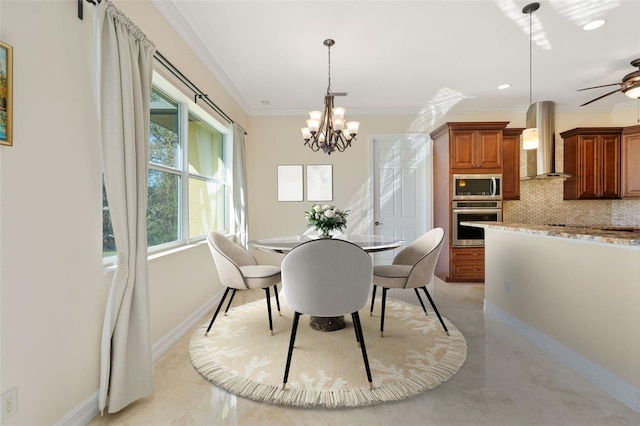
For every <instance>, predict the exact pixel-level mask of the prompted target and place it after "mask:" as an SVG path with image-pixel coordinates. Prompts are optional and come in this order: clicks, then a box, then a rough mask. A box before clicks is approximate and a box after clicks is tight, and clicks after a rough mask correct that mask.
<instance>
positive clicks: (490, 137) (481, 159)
mask: <svg viewBox="0 0 640 426" xmlns="http://www.w3.org/2000/svg"><path fill="white" fill-rule="evenodd" d="M452 124H453V123H452ZM457 124H459V123H457ZM450 132H451V140H450V143H451V169H452V170H455V171H456V172H458V173H460V172H474V173H484V172H486V173H492V172H501V171H502V129H465V128H456V127H455V126H453V127H450Z"/></svg>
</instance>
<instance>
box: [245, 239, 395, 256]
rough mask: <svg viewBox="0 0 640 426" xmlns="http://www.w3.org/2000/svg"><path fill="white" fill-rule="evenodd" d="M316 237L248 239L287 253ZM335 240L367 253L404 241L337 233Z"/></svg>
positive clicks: (275, 250)
mask: <svg viewBox="0 0 640 426" xmlns="http://www.w3.org/2000/svg"><path fill="white" fill-rule="evenodd" d="M316 239H318V237H316V236H313V235H293V236H289V237H275V238H265V239H261V240H253V241H249V245H250V246H252V247H255V248H257V249H260V250H265V251H273V252H276V253H288V252H289V251H291V250H292V249H293V248H294V247H296V246H298V245H300V244H302V243H304V242H306V241H311V240H316ZM333 239H335V240H345V241H349V242H352V243H354V244H356V245H358V246H360V247H362V249H363V250H364V251H366V252H367V253H375V252H378V251H385V250H393V249H395V248H398V247H400V246H401V245H402V243H404V240H403V239H400V238H393V237H386V236H383V235H337V236H334V237H333Z"/></svg>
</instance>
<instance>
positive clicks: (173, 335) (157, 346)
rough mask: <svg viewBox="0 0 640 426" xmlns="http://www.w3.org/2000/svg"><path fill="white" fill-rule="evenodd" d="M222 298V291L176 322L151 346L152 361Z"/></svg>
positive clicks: (200, 319)
mask: <svg viewBox="0 0 640 426" xmlns="http://www.w3.org/2000/svg"><path fill="white" fill-rule="evenodd" d="M221 298H222V293H220V294H218V295H217V296H215V297H213V298H211V299H210V300H208V301H207V303H205V304H204V305H202V306H201V307H200V308H199V309H198V310H197V311H195V312H194V313H192V314H191V315H189V316H188V317H187V318H186V319H185V320H184V321H182V322H181V323H180V324H178V326H177V327H175V328H174V329H173V330H171V331H170V332H169V333H167V334H166V335H164V336H163V337H161V338H160V340H158V341H157V342H155V343H154V344H153V346H152V347H151V354H152V357H153V362H156V361H157V360H158V359H159V358H160V357H161V356H162V355H164V354H165V353H166V352H167V351H168V350H169V349H171V347H172V346H173V345H175V344H176V342H178V340H180V339H181V338H182V337H183V336H184V335H185V334H186V333H188V332H189V331H190V330H191V329H192V328H193V327H195V326H196V325H199V324H200V321H202V318H203V317H204V316H205V315H206V314H207V313H208V312H209V311H211V310H212V309H213V308H214V307H215V306H216V305H217V304H218V303H220V299H221Z"/></svg>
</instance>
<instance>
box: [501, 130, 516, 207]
mask: <svg viewBox="0 0 640 426" xmlns="http://www.w3.org/2000/svg"><path fill="white" fill-rule="evenodd" d="M502 199H503V200H519V199H520V132H517V133H516V134H508V133H507V132H506V130H505V134H504V135H503V136H502Z"/></svg>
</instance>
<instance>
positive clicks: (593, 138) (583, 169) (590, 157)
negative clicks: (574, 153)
mask: <svg viewBox="0 0 640 426" xmlns="http://www.w3.org/2000/svg"><path fill="white" fill-rule="evenodd" d="M598 139H599V136H597V135H584V136H578V157H577V159H578V168H577V169H578V170H577V173H578V176H577V177H578V198H598V195H599V194H600V191H601V185H600V180H599V176H600V169H601V166H600V163H601V161H600V154H599V149H598V145H599V144H598Z"/></svg>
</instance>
